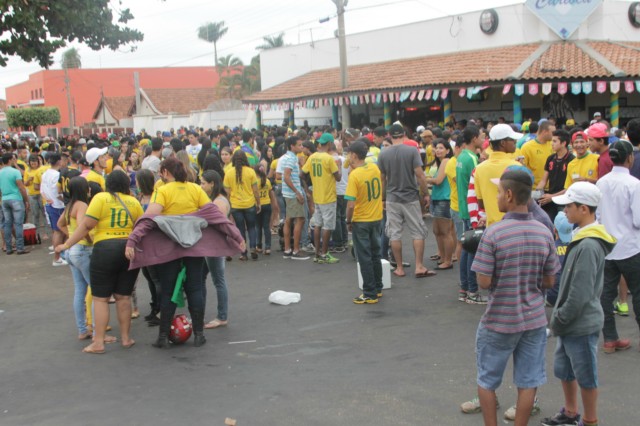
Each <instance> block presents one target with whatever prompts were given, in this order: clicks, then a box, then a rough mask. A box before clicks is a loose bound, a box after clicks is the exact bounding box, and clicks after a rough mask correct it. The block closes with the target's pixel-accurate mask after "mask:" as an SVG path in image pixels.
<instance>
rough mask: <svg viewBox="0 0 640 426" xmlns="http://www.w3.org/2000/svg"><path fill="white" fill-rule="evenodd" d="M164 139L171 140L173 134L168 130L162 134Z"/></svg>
mask: <svg viewBox="0 0 640 426" xmlns="http://www.w3.org/2000/svg"><path fill="white" fill-rule="evenodd" d="M162 137H163V138H170V137H171V132H170V131H168V130H165V131H164V132H162Z"/></svg>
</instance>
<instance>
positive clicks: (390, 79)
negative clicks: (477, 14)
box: [243, 42, 640, 103]
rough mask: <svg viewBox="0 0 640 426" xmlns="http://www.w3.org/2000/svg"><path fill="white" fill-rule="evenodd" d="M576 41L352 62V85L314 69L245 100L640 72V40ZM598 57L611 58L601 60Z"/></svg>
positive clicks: (330, 72) (270, 100) (284, 99)
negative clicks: (381, 60)
mask: <svg viewBox="0 0 640 426" xmlns="http://www.w3.org/2000/svg"><path fill="white" fill-rule="evenodd" d="M578 44H580V43H578ZM578 44H576V43H573V42H556V43H553V44H551V45H549V46H548V48H547V47H546V46H545V45H543V44H541V43H536V44H527V45H519V46H509V47H500V48H492V49H485V50H474V51H469V52H455V53H450V54H444V55H434V56H426V57H421V58H411V59H403V60H398V61H390V62H382V63H373V64H363V65H354V66H350V67H349V68H348V73H349V74H348V75H349V87H348V89H342V88H341V87H340V69H339V68H332V69H326V70H319V71H312V72H310V73H307V74H305V75H302V76H299V77H296V78H294V79H292V80H289V81H286V82H284V83H282V84H279V85H277V86H274V87H271V88H269V89H266V90H264V91H262V92H259V93H254V94H253V95H251V96H248V97H246V98H244V99H243V102H244V103H273V102H287V101H298V100H305V99H313V98H326V97H331V96H333V95H338V94H349V95H353V94H366V93H370V92H377V93H380V92H385V91H398V90H403V91H406V90H416V89H418V90H420V89H428V88H441V87H448V88H452V87H453V88H458V87H468V86H471V85H491V84H496V83H510V82H527V81H530V82H540V81H544V80H546V81H549V80H554V79H567V80H571V79H589V78H614V77H616V78H618V77H619V76H618V75H615V74H614V73H612V71H611V70H612V67H616V68H619V69H620V70H621V71H622V73H623V74H625V75H626V76H629V77H638V76H640V52H639V51H638V50H635V49H639V50H640V43H635V42H620V43H616V42H584V43H582V44H580V45H581V46H583V48H581V47H580V45H578ZM545 48H546V50H545ZM634 48H635V49H634ZM540 52H542V53H541V54H540ZM537 55H540V56H539V57H537ZM598 56H602V58H601V59H602V60H603V61H605V62H606V61H608V62H609V63H608V64H606V63H602V64H601V63H599V62H598V61H599V60H600V59H598ZM529 63H530V65H529Z"/></svg>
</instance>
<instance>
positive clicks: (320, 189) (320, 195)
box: [302, 152, 338, 204]
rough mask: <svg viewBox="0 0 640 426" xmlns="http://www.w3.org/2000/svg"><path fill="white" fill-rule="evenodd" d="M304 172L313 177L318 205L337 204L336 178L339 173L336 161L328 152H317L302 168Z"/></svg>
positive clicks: (315, 201) (314, 195) (315, 199)
mask: <svg viewBox="0 0 640 426" xmlns="http://www.w3.org/2000/svg"><path fill="white" fill-rule="evenodd" d="M302 171H303V172H304V173H307V174H308V175H310V176H311V183H312V185H313V202H314V203H316V204H329V203H335V202H336V200H337V198H338V197H337V196H336V178H335V177H334V176H333V174H334V173H335V172H337V171H338V165H337V164H336V160H334V159H333V157H332V156H330V155H329V154H327V153H326V152H316V153H315V154H313V155H311V156H310V157H309V158H308V159H307V161H306V162H305V163H304V166H302Z"/></svg>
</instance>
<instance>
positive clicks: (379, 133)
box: [373, 126, 387, 136]
mask: <svg viewBox="0 0 640 426" xmlns="http://www.w3.org/2000/svg"><path fill="white" fill-rule="evenodd" d="M373 134H374V135H376V136H386V135H387V129H385V128H384V127H382V126H378V127H376V128H375V129H373Z"/></svg>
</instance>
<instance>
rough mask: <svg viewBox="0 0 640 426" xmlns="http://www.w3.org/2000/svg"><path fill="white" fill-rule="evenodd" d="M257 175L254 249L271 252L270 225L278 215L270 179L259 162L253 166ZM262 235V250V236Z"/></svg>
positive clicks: (274, 224) (266, 253)
mask: <svg viewBox="0 0 640 426" xmlns="http://www.w3.org/2000/svg"><path fill="white" fill-rule="evenodd" d="M255 171H256V175H257V176H258V191H259V192H260V212H259V213H258V215H257V218H256V233H257V237H258V244H257V247H256V251H257V252H258V253H260V252H264V254H265V255H267V256H268V255H270V254H271V227H272V226H276V225H277V223H278V218H279V216H280V212H279V210H280V209H279V208H278V202H277V201H276V195H275V193H274V191H273V188H272V186H271V181H270V180H269V179H267V175H266V173H265V170H264V166H263V165H262V163H261V164H259V165H257V166H256V167H255ZM263 236H264V251H263V246H262V237H263Z"/></svg>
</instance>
